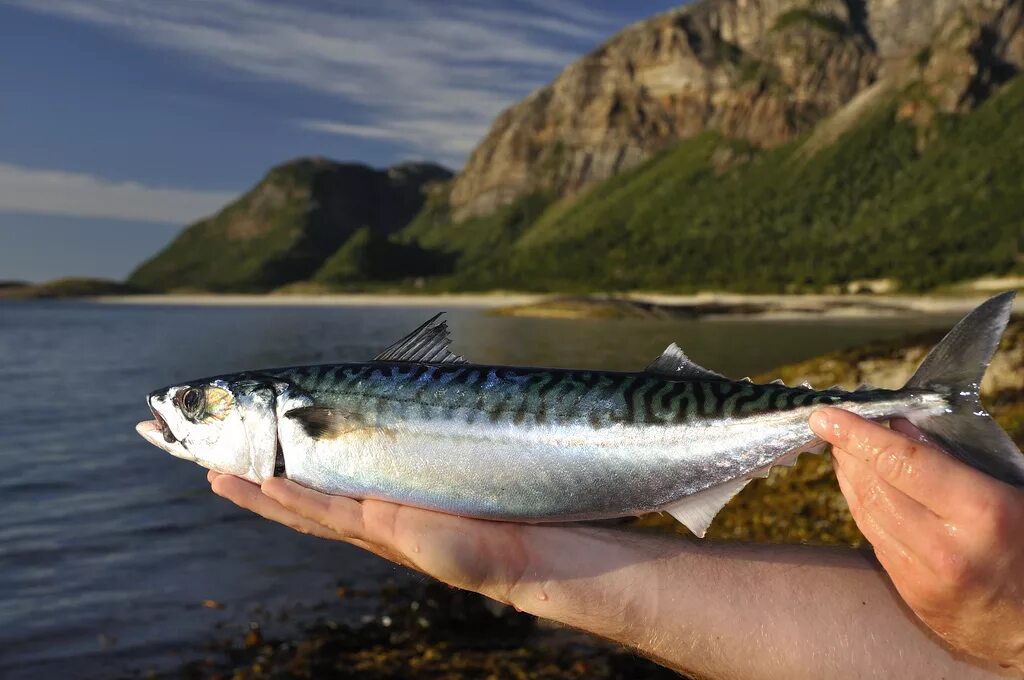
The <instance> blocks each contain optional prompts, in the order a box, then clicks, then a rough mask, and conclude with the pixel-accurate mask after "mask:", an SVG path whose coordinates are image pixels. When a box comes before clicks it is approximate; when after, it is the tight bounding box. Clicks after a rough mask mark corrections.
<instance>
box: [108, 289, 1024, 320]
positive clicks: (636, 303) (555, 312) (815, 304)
mask: <svg viewBox="0 0 1024 680" xmlns="http://www.w3.org/2000/svg"><path fill="white" fill-rule="evenodd" d="M992 292H995V291H985V292H984V293H981V292H974V291H972V292H971V293H969V294H962V295H923V296H914V295H824V294H823V295H745V294H735V293H710V292H709V293H697V294H693V295H675V294H664V293H644V292H637V293H629V294H616V295H607V294H594V295H577V296H559V295H542V294H530V293H506V292H496V293H466V294H456V293H453V294H424V295H409V294H370V293H367V294H326V295H260V294H253V295H243V294H191V295H173V294H171V295H113V296H100V297H96V298H90V299H92V300H94V301H96V302H100V303H103V304H130V305H204V306H205V305H225V306H339V307H344V306H361V307H428V308H434V309H438V310H444V309H450V308H481V309H488V310H491V311H493V312H495V313H498V314H501V315H505V316H524V317H544V318H569V319H572V318H613V317H620V318H628V317H636V316H653V317H664V318H672V317H690V318H693V317H702V318H704V317H706V318H743V319H750V318H765V319H807V318H819V317H828V318H865V317H879V316H900V315H905V314H948V315H955V314H963V313H966V312H968V311H970V310H971V309H973V308H974V307H975V306H977V305H978V304H979V303H980V302H982V301H983V300H984V299H985V298H987V297H988V296H989V295H990V294H992ZM1014 309H1015V311H1016V312H1018V313H1021V312H1024V299H1022V298H1018V300H1017V302H1016V304H1015V307H1014Z"/></svg>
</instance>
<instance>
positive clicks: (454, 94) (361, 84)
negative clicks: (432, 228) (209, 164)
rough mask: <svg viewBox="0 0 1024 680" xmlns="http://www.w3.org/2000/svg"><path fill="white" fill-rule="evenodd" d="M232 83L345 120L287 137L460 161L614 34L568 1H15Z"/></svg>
mask: <svg viewBox="0 0 1024 680" xmlns="http://www.w3.org/2000/svg"><path fill="white" fill-rule="evenodd" d="M15 1H16V2H18V3H19V4H21V5H22V6H23V7H25V8H26V9H29V10H32V11H38V12H47V13H51V14H56V15H59V16H62V17H65V18H70V19H74V20H79V21H84V22H88V23H91V24H96V25H100V26H104V27H108V28H109V29H111V30H115V31H118V32H120V33H122V34H124V35H126V36H129V37H130V38H132V39H134V40H137V41H138V42H140V43H144V44H147V45H149V46H157V47H161V48H166V49H173V50H179V51H183V52H186V53H188V54H190V55H193V56H195V57H197V58H200V59H203V60H206V61H207V62H209V63H212V64H214V65H216V66H219V67H222V68H225V69H227V70H229V71H233V72H236V73H246V74H250V75H253V76H257V77H259V78H264V79H268V80H273V81H279V82H284V83H288V84H291V85H298V86H302V87H305V88H309V89H311V90H315V91H318V92H322V93H327V94H329V95H332V96H334V97H337V98H339V99H341V100H344V101H345V102H346V103H347V104H349V106H347V107H345V110H346V111H353V110H355V111H358V112H359V114H358V118H356V117H355V116H356V114H351V115H350V116H349V118H351V119H345V120H334V121H323V120H315V121H309V120H306V119H305V118H306V117H305V116H303V115H302V114H301V113H298V115H297V116H296V124H298V125H301V126H302V127H304V128H306V129H309V130H314V131H318V132H329V133H332V134H346V135H354V136H362V137H373V138H376V139H389V140H393V141H395V142H396V143H398V144H400V145H402V146H404V148H405V149H407V150H408V151H409V152H410V153H422V154H425V155H428V156H434V157H440V158H444V159H449V160H452V159H459V158H461V157H463V156H464V155H465V153H466V152H467V151H468V150H469V149H470V148H472V145H473V144H474V143H475V142H476V141H477V140H478V139H479V138H480V136H481V135H482V134H483V133H484V132H485V131H486V129H487V126H488V125H489V124H490V122H491V120H492V119H493V118H494V116H496V115H497V114H498V112H500V111H501V109H503V108H504V107H506V106H508V105H509V104H511V103H512V102H514V101H515V100H517V99H518V98H519V97H521V96H523V95H524V94H526V93H527V92H529V91H530V90H532V89H534V88H535V87H537V86H539V85H541V84H543V83H544V82H546V81H547V80H549V79H550V78H551V77H552V76H553V75H554V74H555V73H557V72H558V71H559V70H560V69H561V68H562V67H564V66H566V65H567V64H569V63H570V62H571V61H572V60H574V59H575V58H577V57H578V56H579V55H580V53H581V52H583V51H584V50H585V49H587V48H589V47H592V46H594V45H596V44H597V43H598V42H599V41H600V40H601V39H602V38H603V37H605V36H607V35H608V34H609V33H610V32H611V31H612V30H613V29H614V28H615V21H614V19H613V18H611V17H609V16H607V15H605V14H603V13H601V12H598V11H595V10H593V9H590V8H588V7H587V6H586V5H585V4H584V3H581V2H576V1H574V0H543V1H541V0H523V2H522V3H519V4H515V5H512V6H511V8H509V7H505V8H501V9H499V8H497V7H496V6H495V5H494V4H493V3H490V2H480V1H479V0H475V1H474V0H452V1H449V2H415V1H413V0H376V1H375V2H373V3H367V2H365V1H364V0H337V1H335V2H330V3H327V2H323V1H322V0H320V1H317V0H302V1H297V2H289V3H282V2H279V1H278V0H219V1H218V2H206V1H204V0H161V1H160V2H138V1H137V0H47V2H36V1H35V0H15Z"/></svg>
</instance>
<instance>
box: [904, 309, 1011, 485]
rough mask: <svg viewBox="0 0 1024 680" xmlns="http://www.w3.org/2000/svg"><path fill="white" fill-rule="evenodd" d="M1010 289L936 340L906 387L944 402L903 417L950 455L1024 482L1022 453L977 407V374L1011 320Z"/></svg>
mask: <svg viewBox="0 0 1024 680" xmlns="http://www.w3.org/2000/svg"><path fill="white" fill-rule="evenodd" d="M1014 296H1015V293H1014V292H1012V291H1010V292H1006V293H1002V294H1000V295H996V296H995V297H993V298H990V299H989V300H987V301H985V302H984V303H982V304H981V305H979V306H978V307H977V308H976V309H975V310H974V311H972V312H971V313H970V314H968V315H967V316H965V317H964V318H963V319H961V320H960V322H959V323H957V325H956V326H954V327H953V330H951V331H950V332H949V333H947V334H946V337H944V338H943V339H942V341H941V342H939V344H937V345H936V346H935V347H934V348H933V349H932V351H931V352H929V353H928V356H927V357H925V359H924V362H922V363H921V366H920V368H918V369H917V372H916V373H914V375H913V376H912V377H911V378H910V380H909V381H908V382H907V384H906V387H905V389H907V390H915V391H926V392H934V393H937V394H940V395H942V396H943V397H945V399H946V402H947V404H948V406H949V408H948V409H946V410H945V411H944V412H941V413H934V412H932V413H917V414H911V415H908V416H907V418H908V419H909V420H910V422H911V423H913V424H914V425H915V426H916V427H917V428H919V429H920V430H921V431H923V432H924V433H925V435H927V437H928V439H929V440H931V441H933V442H935V443H936V444H939V445H940V446H942V447H943V448H944V449H946V450H947V451H948V452H949V453H951V454H952V455H953V456H955V457H956V458H958V459H959V460H961V461H963V462H964V463H967V464H968V465H970V466H972V467H974V468H976V469H978V470H981V471H982V472H985V473H988V474H989V475H991V476H993V477H995V478H997V479H1000V480H1002V481H1004V482H1007V483H1009V484H1012V485H1014V486H1018V487H1024V456H1022V455H1021V453H1020V451H1019V450H1018V449H1017V446H1016V445H1015V444H1014V443H1013V440H1011V439H1010V437H1009V436H1008V435H1007V434H1006V432H1004V431H1003V429H1002V428H1001V427H999V425H998V424H997V423H996V421H995V420H993V419H992V417H991V416H989V415H988V413H986V412H985V410H984V409H983V408H982V407H981V400H980V397H979V391H980V389H981V379H982V377H983V376H984V375H985V370H986V369H987V368H988V365H989V363H991V361H992V355H993V354H995V351H996V347H998V346H999V339H1000V338H1001V337H1002V334H1003V331H1004V330H1006V324H1007V323H1008V322H1009V320H1010V312H1011V311H1012V309H1013V299H1014Z"/></svg>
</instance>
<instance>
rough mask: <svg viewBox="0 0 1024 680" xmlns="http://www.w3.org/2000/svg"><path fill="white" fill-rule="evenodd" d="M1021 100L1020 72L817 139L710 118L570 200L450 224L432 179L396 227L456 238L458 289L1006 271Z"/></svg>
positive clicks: (1021, 200) (1019, 218) (804, 283)
mask: <svg viewBox="0 0 1024 680" xmlns="http://www.w3.org/2000/svg"><path fill="white" fill-rule="evenodd" d="M908 96H909V95H908ZM1022 110H1024V78H1017V79H1015V81H1013V82H1011V84H1010V85H1009V86H1008V87H1007V88H1006V89H1005V90H1004V91H1002V92H1000V93H999V94H997V95H995V96H993V97H992V98H991V99H990V100H989V101H988V102H986V103H985V104H983V105H982V106H981V107H979V108H978V109H977V110H975V111H973V112H972V113H969V114H966V115H963V116H954V115H941V114H939V115H936V116H934V117H933V118H932V119H931V122H930V123H929V124H928V127H927V128H922V127H921V126H920V124H914V123H911V122H910V121H909V120H905V119H904V118H905V116H901V115H900V113H901V108H900V101H899V100H898V99H893V100H890V101H887V102H885V103H884V105H883V106H880V107H878V108H876V109H875V110H874V111H873V112H871V113H870V114H868V115H867V116H865V117H864V118H862V119H861V120H860V121H859V122H858V124H857V125H856V126H855V127H854V128H853V129H851V130H849V131H848V132H846V133H845V134H844V135H842V136H841V137H840V138H839V139H838V140H837V141H836V142H835V143H834V144H832V145H830V146H827V147H825V148H823V149H821V150H819V151H817V152H815V153H813V154H812V153H809V152H807V151H806V148H805V147H804V146H803V140H797V141H795V142H793V143H791V144H788V145H786V146H783V147H780V148H777V149H774V150H770V151H759V150H756V149H754V148H751V147H749V146H748V145H745V144H742V143H739V142H736V141H733V140H728V139H725V138H723V137H721V136H720V135H718V134H717V133H712V132H707V133H703V134H701V135H699V136H697V137H695V138H693V139H690V140H687V141H684V142H682V143H680V144H678V145H677V146H675V147H674V148H672V149H670V150H668V151H666V152H665V153H663V154H661V155H659V156H657V157H656V158H654V159H652V160H650V161H648V162H647V163H645V164H643V165H642V166H640V167H638V168H636V169H634V170H631V171H628V172H624V173H622V174H620V175H617V176H615V177H613V178H611V179H610V180H607V181H606V182H604V183H602V184H600V185H597V186H595V187H594V188H592V189H591V190H589V191H588V192H587V193H586V194H585V195H583V196H581V197H580V198H579V199H578V200H576V201H575V202H572V203H566V202H564V201H563V202H551V201H550V200H548V199H546V198H545V197H543V196H538V195H533V196H529V197H526V198H523V199H520V200H519V201H517V202H516V203H515V204H513V205H510V206H506V207H505V208H502V209H499V210H498V211H497V212H496V213H494V214H492V215H490V216H487V217H482V218H473V219H469V220H466V221H464V222H460V223H453V222H452V221H451V220H450V219H448V217H447V214H448V209H447V206H446V205H445V203H444V195H443V193H438V194H436V195H435V196H433V197H432V198H431V201H430V202H428V204H427V205H426V207H425V209H424V211H423V212H421V213H420V215H419V216H418V217H417V218H416V220H414V221H413V223H412V224H411V225H410V226H409V227H408V228H407V229H406V230H405V232H404V233H403V237H404V238H406V239H410V240H412V241H414V242H416V243H418V244H420V245H422V246H423V247H425V248H432V249H441V250H443V251H445V252H448V253H450V254H451V255H452V257H453V262H454V267H453V269H452V270H451V272H450V274H451V276H450V278H448V279H446V280H445V284H446V285H448V286H451V287H454V288H462V289H483V288H494V287H504V288H520V289H526V290H563V291H576V290H587V289H590V290H593V289H603V290H627V289H663V290H678V291H690V290H697V289H708V288H714V289H723V290H736V291H780V292H781V291H792V290H812V289H820V288H823V287H827V286H830V285H836V284H845V283H847V282H850V281H854V280H860V279H874V278H893V279H895V280H896V281H897V282H898V283H899V284H900V285H901V286H902V287H904V288H905V289H910V290H919V289H925V288H930V287H934V286H937V285H940V284H944V283H948V282H952V281H957V280H961V279H965V278H970V277H975V276H980V275H984V274H1003V273H1006V272H1009V271H1011V270H1019V269H1020V267H1021V257H1022V255H1021V254H1022V253H1024V184H1022V182H1021V177H1024V118H1022V117H1021V116H1020V115H1019V113H1020V111H1022ZM926 137H927V139H928V141H927V143H923V141H922V140H923V139H925V138H926Z"/></svg>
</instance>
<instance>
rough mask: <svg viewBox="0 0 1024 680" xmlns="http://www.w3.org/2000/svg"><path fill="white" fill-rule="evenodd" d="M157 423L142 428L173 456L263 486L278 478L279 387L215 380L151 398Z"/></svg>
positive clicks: (146, 436)
mask: <svg viewBox="0 0 1024 680" xmlns="http://www.w3.org/2000/svg"><path fill="white" fill-rule="evenodd" d="M146 401H147V403H148V404H149V408H150V410H151V411H152V412H153V417H154V418H155V420H152V421H148V422H145V423H139V425H138V427H137V429H138V431H139V434H141V435H142V437H143V438H144V439H146V441H148V442H149V443H151V444H153V445H155V446H157V447H159V448H161V449H163V450H164V451H166V452H167V453H170V454H171V455H172V456H177V457H178V458H183V459H185V460H191V461H193V462H196V463H198V464H199V465H201V466H203V467H205V468H207V469H209V470H214V471H216V472H221V473H225V474H231V475H237V476H239V477H243V478H245V479H248V480H249V481H252V482H256V483H260V482H262V481H263V480H264V479H267V478H268V477H272V476H273V474H274V463H275V458H276V455H277V417H276V415H275V413H274V401H275V392H274V388H273V385H271V384H267V383H263V382H260V381H255V380H231V379H216V378H215V379H209V380H199V381H194V382H190V383H186V384H184V385H175V386H172V387H165V388H161V389H159V390H156V391H154V392H151V393H150V394H149V396H147V397H146Z"/></svg>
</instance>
